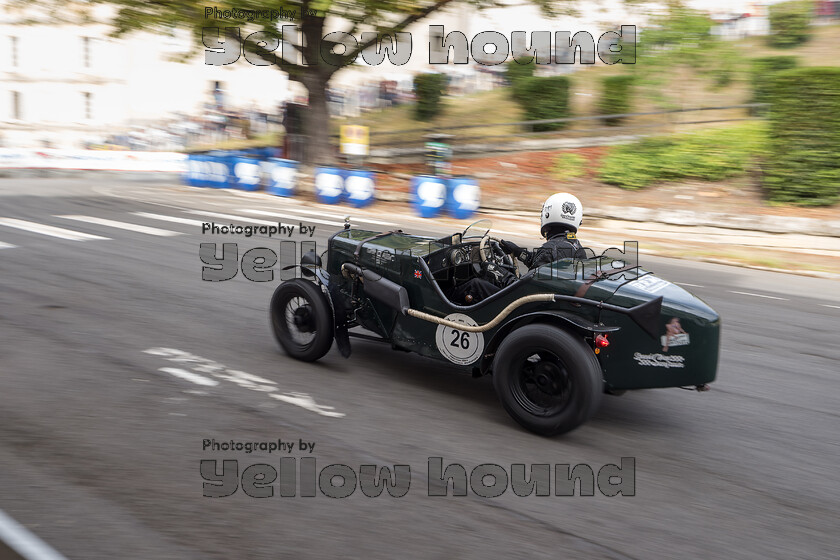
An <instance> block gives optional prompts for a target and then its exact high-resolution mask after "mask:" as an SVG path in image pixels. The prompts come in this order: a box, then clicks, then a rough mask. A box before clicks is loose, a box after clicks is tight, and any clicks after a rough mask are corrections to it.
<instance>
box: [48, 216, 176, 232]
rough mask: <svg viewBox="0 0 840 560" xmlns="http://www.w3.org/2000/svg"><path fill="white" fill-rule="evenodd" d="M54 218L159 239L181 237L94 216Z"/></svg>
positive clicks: (155, 229) (163, 230)
mask: <svg viewBox="0 0 840 560" xmlns="http://www.w3.org/2000/svg"><path fill="white" fill-rule="evenodd" d="M56 218H64V219H65V220H76V221H78V222H86V223H89V224H96V225H99V226H105V227H112V228H117V229H124V230H128V231H135V232H137V233H145V234H146V235H157V236H160V237H173V236H175V235H181V234H180V233H178V232H177V231H169V230H168V229H159V228H153V227H149V226H141V225H138V224H130V223H128V222H118V221H116V220H106V219H105V218H96V217H94V216H77V215H67V216H56Z"/></svg>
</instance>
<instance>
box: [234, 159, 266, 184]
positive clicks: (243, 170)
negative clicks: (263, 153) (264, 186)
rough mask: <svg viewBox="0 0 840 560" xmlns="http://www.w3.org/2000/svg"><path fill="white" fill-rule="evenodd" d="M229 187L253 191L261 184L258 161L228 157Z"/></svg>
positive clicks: (260, 171)
mask: <svg viewBox="0 0 840 560" xmlns="http://www.w3.org/2000/svg"><path fill="white" fill-rule="evenodd" d="M228 161H229V164H228V165H229V168H230V171H231V172H232V173H231V175H230V186H231V187H233V188H235V189H240V190H243V191H255V190H258V189H259V188H260V183H261V182H262V169H261V168H260V162H259V160H257V159H255V158H253V157H242V156H230V159H229V160H228Z"/></svg>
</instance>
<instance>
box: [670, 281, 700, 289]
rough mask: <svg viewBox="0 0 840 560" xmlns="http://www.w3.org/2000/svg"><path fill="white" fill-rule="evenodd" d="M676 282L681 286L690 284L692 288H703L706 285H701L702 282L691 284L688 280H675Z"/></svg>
mask: <svg viewBox="0 0 840 560" xmlns="http://www.w3.org/2000/svg"><path fill="white" fill-rule="evenodd" d="M674 284H677V285H679V286H688V287H690V288H703V287H704V286H701V285H700V284H689V283H688V282H674Z"/></svg>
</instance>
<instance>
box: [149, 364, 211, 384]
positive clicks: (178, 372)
mask: <svg viewBox="0 0 840 560" xmlns="http://www.w3.org/2000/svg"><path fill="white" fill-rule="evenodd" d="M158 371H162V372H163V373H168V374H169V375H174V376H175V377H178V378H181V379H183V380H185V381H191V382H193V383H195V384H196V385H204V386H205V387H215V386H216V385H218V384H219V382H218V381H216V380H215V379H210V378H209V377H204V376H203V375H198V374H197V373H193V372H191V371H187V370H185V369H180V368H174V367H164V368H160V369H159V370H158Z"/></svg>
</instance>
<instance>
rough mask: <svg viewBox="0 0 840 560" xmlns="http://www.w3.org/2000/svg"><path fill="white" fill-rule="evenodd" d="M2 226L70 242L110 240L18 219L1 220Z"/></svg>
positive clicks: (0, 224)
mask: <svg viewBox="0 0 840 560" xmlns="http://www.w3.org/2000/svg"><path fill="white" fill-rule="evenodd" d="M0 226H6V227H11V228H15V229H22V230H24V231H30V232H32V233H40V234H41V235H49V236H50V237H58V238H60V239H69V240H70V241H90V240H93V239H102V240H105V239H109V238H108V237H102V236H100V235H92V234H90V233H82V232H81V231H73V230H71V229H64V228H60V227H55V226H48V225H46V224H39V223H36V222H27V221H26V220H18V219H16V218H0Z"/></svg>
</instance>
